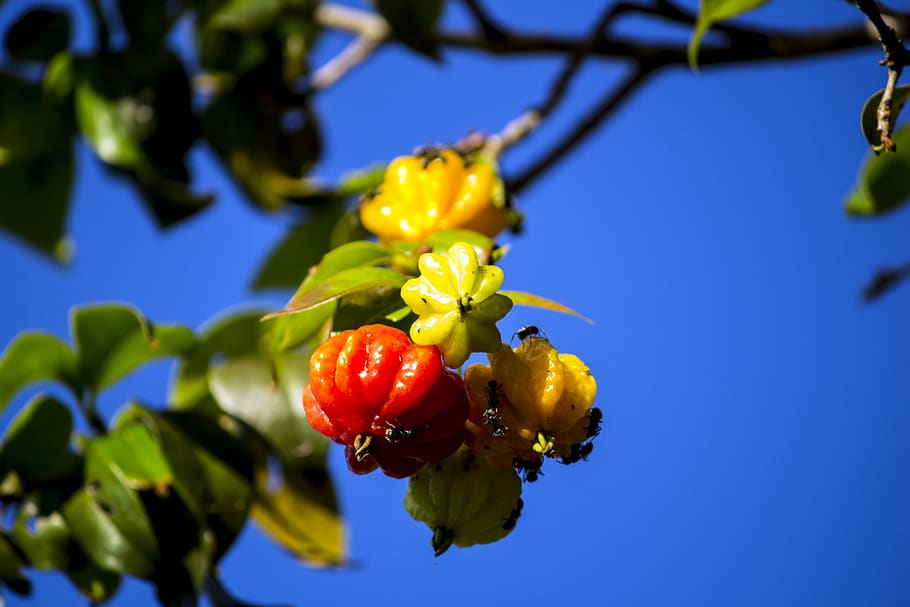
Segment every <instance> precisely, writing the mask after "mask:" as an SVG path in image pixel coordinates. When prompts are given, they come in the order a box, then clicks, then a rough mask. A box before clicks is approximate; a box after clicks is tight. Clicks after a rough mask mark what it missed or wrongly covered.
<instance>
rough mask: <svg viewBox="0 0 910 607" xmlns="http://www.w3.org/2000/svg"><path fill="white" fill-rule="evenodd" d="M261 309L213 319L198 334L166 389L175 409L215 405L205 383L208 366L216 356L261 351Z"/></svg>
mask: <svg viewBox="0 0 910 607" xmlns="http://www.w3.org/2000/svg"><path fill="white" fill-rule="evenodd" d="M263 313H264V312H263V311H261V310H252V311H242V312H235V313H233V314H230V315H228V316H225V317H224V318H220V319H218V320H217V321H215V323H214V324H212V325H211V326H210V327H208V328H206V329H205V330H204V331H203V332H202V334H201V335H200V336H199V340H198V342H197V344H196V346H195V347H194V348H193V349H192V350H191V351H190V352H188V353H187V354H186V355H185V356H184V357H183V358H182V359H181V361H180V363H179V364H178V367H177V371H176V373H175V374H174V382H173V384H172V386H171V390H170V397H169V399H170V402H171V403H172V405H173V406H174V407H176V408H177V409H184V410H196V411H203V410H211V409H213V408H217V407H216V405H215V403H214V401H213V400H212V398H211V394H210V392H209V387H208V369H209V364H210V363H211V361H212V359H213V358H214V357H216V356H222V357H235V356H241V355H245V354H255V353H259V352H261V351H262V349H261V348H260V342H261V341H262V339H263V333H264V332H265V328H264V326H263V324H262V323H261V322H260V318H262V315H263Z"/></svg>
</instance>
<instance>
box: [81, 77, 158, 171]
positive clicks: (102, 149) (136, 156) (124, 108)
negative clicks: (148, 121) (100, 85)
mask: <svg viewBox="0 0 910 607" xmlns="http://www.w3.org/2000/svg"><path fill="white" fill-rule="evenodd" d="M75 90H76V94H75V110H76V123H77V124H78V125H79V131H80V132H81V133H82V135H83V136H84V137H85V139H86V140H87V141H88V142H89V144H90V145H91V146H92V149H93V150H95V153H96V154H98V157H99V158H101V160H103V161H104V162H106V163H108V164H110V165H113V166H117V167H123V168H135V167H136V166H138V165H139V164H140V163H142V162H143V160H144V154H143V152H142V148H141V147H140V145H139V137H140V135H139V133H137V129H139V128H140V127H141V124H142V123H143V116H144V115H145V114H144V110H143V109H141V108H140V106H139V104H138V103H137V101H136V100H135V99H133V98H131V97H121V98H109V97H106V96H105V95H103V94H102V93H101V92H100V91H99V90H98V89H97V88H96V83H95V82H94V81H93V79H89V78H83V79H81V80H80V81H79V82H78V83H77V84H76V89H75Z"/></svg>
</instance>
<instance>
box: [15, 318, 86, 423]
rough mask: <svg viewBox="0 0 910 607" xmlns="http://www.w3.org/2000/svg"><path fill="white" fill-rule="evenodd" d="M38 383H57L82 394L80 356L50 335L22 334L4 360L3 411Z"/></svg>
mask: <svg viewBox="0 0 910 607" xmlns="http://www.w3.org/2000/svg"><path fill="white" fill-rule="evenodd" d="M38 381H56V382H60V383H61V384H63V385H64V386H67V387H68V388H69V389H70V390H72V392H73V394H74V395H77V396H78V395H79V393H80V385H79V381H78V372H77V363H76V357H75V355H74V354H73V352H72V350H70V348H69V346H68V345H66V344H65V343H63V342H62V341H61V340H60V339H58V338H57V337H55V336H53V335H50V334H48V333H39V332H34V331H29V332H25V333H20V334H19V335H18V336H17V337H16V338H15V339H14V340H13V342H12V343H11V344H10V345H9V346H8V347H7V349H6V350H5V351H4V353H3V356H2V357H0V411H2V410H3V409H4V408H5V407H6V405H7V404H8V403H9V401H10V400H11V399H12V398H13V396H15V395H16V393H17V392H19V390H21V389H22V388H24V387H25V386H27V385H29V384H32V383H34V382H38Z"/></svg>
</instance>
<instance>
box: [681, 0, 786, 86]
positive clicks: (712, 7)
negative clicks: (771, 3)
mask: <svg viewBox="0 0 910 607" xmlns="http://www.w3.org/2000/svg"><path fill="white" fill-rule="evenodd" d="M767 2H768V0H700V3H699V8H698V19H697V20H696V22H695V30H694V31H693V32H692V38H691V39H690V40H689V50H688V57H689V65H690V66H691V67H692V69H696V67H697V66H698V49H699V47H700V46H701V39H702V38H703V37H704V35H705V33H707V31H708V29H710V27H711V25H713V24H714V23H717V22H718V21H724V20H726V19H732V18H734V17H738V16H739V15H742V14H743V13H747V12H749V11H752V10H755V9H756V8H758V7H760V6H761V5H763V4H766V3H767Z"/></svg>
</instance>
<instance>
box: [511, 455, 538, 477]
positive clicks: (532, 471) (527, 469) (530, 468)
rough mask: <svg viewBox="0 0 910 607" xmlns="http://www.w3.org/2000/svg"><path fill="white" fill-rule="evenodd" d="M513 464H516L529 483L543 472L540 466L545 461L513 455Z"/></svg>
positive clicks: (516, 467)
mask: <svg viewBox="0 0 910 607" xmlns="http://www.w3.org/2000/svg"><path fill="white" fill-rule="evenodd" d="M512 465H513V466H515V469H516V470H518V472H519V473H520V474H521V476H522V478H523V479H524V480H526V481H527V482H529V483H533V482H534V481H536V480H537V478H538V477H539V476H541V475H542V474H543V472H541V471H540V467H541V466H543V461H541V460H534V459H531V460H528V459H522V458H520V457H513V458H512Z"/></svg>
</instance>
